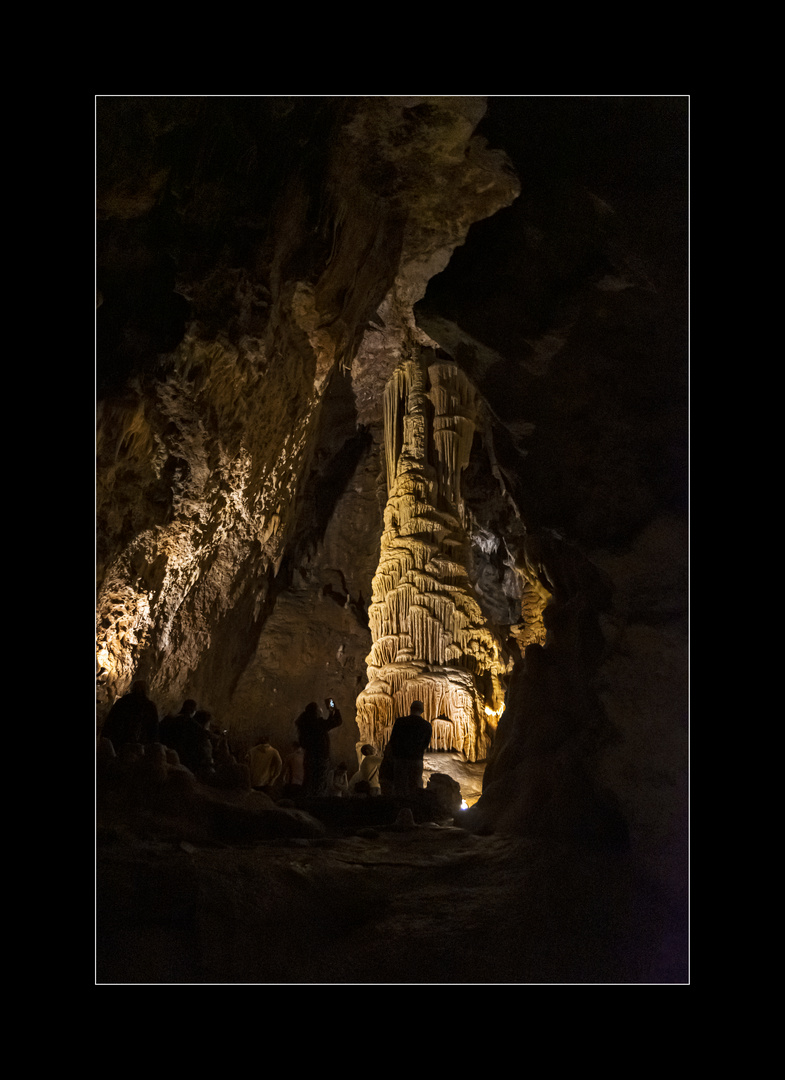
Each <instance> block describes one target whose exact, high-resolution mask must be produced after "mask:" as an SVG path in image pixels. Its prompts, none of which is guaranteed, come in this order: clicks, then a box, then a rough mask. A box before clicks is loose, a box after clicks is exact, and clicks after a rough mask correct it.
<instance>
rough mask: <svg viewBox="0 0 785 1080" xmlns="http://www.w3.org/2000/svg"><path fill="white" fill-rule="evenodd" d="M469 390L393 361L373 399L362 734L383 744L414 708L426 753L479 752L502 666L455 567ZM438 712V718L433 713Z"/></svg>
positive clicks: (415, 362)
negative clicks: (377, 472) (375, 488)
mask: <svg viewBox="0 0 785 1080" xmlns="http://www.w3.org/2000/svg"><path fill="white" fill-rule="evenodd" d="M475 416H476V393H475V390H474V388H473V386H472V385H471V383H470V382H469V380H468V379H467V378H466V376H465V375H464V374H463V372H462V371H461V370H460V368H458V366H457V365H456V364H453V363H433V364H431V365H430V366H426V364H425V362H424V360H423V358H422V357H421V356H417V357H415V358H414V359H407V360H404V361H402V362H401V363H400V364H399V366H398V367H397V368H396V370H395V371H394V372H393V375H392V378H391V379H390V381H389V383H388V384H387V387H386V390H385V395H384V437H385V459H386V467H387V492H388V498H387V507H386V509H385V514H384V533H383V535H382V541H381V552H380V556H379V567H378V569H377V571H376V576H375V577H374V581H373V598H372V603H371V607H370V612H369V614H370V623H371V633H372V636H373V647H372V649H371V652H370V654H369V655H368V657H367V659H366V663H367V664H368V685H367V687H366V688H365V690H363V692H362V693H361V694H360V696H359V697H358V699H357V723H358V725H359V727H360V733H361V736H362V738H363V739H364V740H366V741H368V742H371V743H373V744H374V745H376V746H379V747H383V746H384V745H385V744H386V743H387V741H388V739H389V737H390V732H391V730H392V725H393V723H394V721H395V718H396V717H397V716H401V715H403V714H405V713H407V712H408V711H409V708H410V706H411V703H412V702H413V701H416V700H418V699H419V700H420V701H422V702H424V704H425V716H426V719H428V720H429V721H430V722H431V724H432V725H433V741H432V744H431V745H432V748H434V749H456V750H460V751H462V752H463V753H464V754H465V755H466V757H467V759H468V760H469V761H477V760H480V759H482V758H484V757H485V756H486V753H487V750H488V747H489V746H490V740H491V736H492V733H493V726H492V722H495V720H496V719H497V718H498V715H499V713H500V711H501V706H502V702H503V699H504V691H503V688H502V684H501V677H502V676H503V674H504V672H505V671H506V665H505V662H504V660H503V658H502V655H501V647H500V644H499V641H498V639H497V638H496V636H495V635H494V634H493V632H492V631H491V630H490V628H489V627H488V626H487V624H486V622H485V619H484V617H483V615H482V612H481V610H480V607H479V605H478V603H477V601H476V600H475V598H474V595H473V590H472V587H471V583H470V581H469V576H468V573H467V569H466V567H467V557H468V552H469V541H468V536H467V533H466V528H465V512H464V507H463V502H462V499H461V493H460V478H461V472H462V471H463V469H464V468H465V467H466V465H467V464H468V462H469V455H470V453H471V448H472V439H473V436H474V428H475ZM439 716H446V717H447V718H448V720H449V721H450V722H447V721H444V720H439V719H437V717H439Z"/></svg>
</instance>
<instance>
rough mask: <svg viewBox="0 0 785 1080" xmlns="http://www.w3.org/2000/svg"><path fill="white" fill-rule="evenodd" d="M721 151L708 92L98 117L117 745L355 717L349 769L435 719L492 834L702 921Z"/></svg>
mask: <svg viewBox="0 0 785 1080" xmlns="http://www.w3.org/2000/svg"><path fill="white" fill-rule="evenodd" d="M686 150H687V101H686V99H685V98H683V97H646V98H624V97H619V98H614V97H610V98H608V97H605V98H525V97H524V98H491V99H488V100H486V99H483V98H475V97H410V96H399V97H367V98H363V97H358V98H284V97H279V98H254V97H250V98H142V97H136V98H135V97H127V98H123V97H106V98H99V99H98V102H97V151H98V156H97V163H98V172H97V195H98V227H97V285H98V297H97V301H98V309H97V364H96V376H97V377H96V389H97V410H96V412H97V415H96V419H97V473H96V515H97V563H98V566H97V697H96V719H97V734H98V735H99V736H100V732H101V727H102V724H103V721H104V719H105V717H106V715H107V713H108V711H109V708H110V707H111V705H112V703H113V702H114V701H115V700H117V698H119V697H120V696H122V695H123V694H124V693H125V692H126V691H127V689H128V688H129V686H130V685H131V683H132V681H133V680H134V679H145V680H146V681H147V682H148V685H149V688H150V695H151V697H152V699H153V700H154V701H155V702H156V704H157V705H158V707H159V711H160V712H161V713H162V714H163V713H164V712H170V711H175V710H176V709H177V708H179V705H180V703H181V702H182V701H183V700H184V699H185V698H186V697H192V698H194V699H195V700H197V701H198V702H199V705H200V708H203V709H207V710H209V711H210V712H212V713H213V715H214V716H215V717H217V718H218V719H219V721H220V724H221V727H222V728H228V730H229V733H230V735H229V737H230V740H231V742H232V745H233V748H234V749H235V750H236V751H237V752H238V753H240V752H241V751H242V750H243V749H244V748H247V747H248V746H250V745H251V744H252V743H253V742H254V741H255V739H256V737H257V736H258V734H259V733H260V731H262V730H265V731H267V732H269V734H270V736H271V739H272V741H273V744H274V745H276V746H277V747H278V748H279V749H280V750H286V749H287V747H288V742H289V740H290V739H291V738H292V736H293V721H294V719H295V717H296V716H297V715H298V713H299V712H300V711H301V710H302V708H303V706H304V705H305V704H306V702H308V701H309V700H321V699H323V698H324V697H325V696H326V695H328V694H332V696H334V697H335V698H336V700H338V703H339V705H340V707H341V710H342V712H343V715H344V724H343V726H342V728H341V729H339V730H338V731H336V732H335V733H334V734H333V737H332V745H333V749H334V756H335V758H336V760H341V759H344V760H347V761H349V760H352V759H353V755H354V753H355V742H356V741H357V740H358V739H359V738H360V737H362V738H363V739H369V740H371V741H375V742H378V743H382V744H383V743H384V741H385V739H386V737H387V734H388V732H389V727H390V724H391V722H392V719H393V718H394V716H395V715H397V714H398V713H399V712H401V711H403V710H404V709H405V708H406V706H407V705H408V704H409V703H410V702H411V700H413V699H414V698H415V697H417V698H420V699H422V700H424V701H426V703H427V705H428V711H429V712H430V714H431V715H430V716H429V719H432V720H434V719H435V718H436V716H438V715H439V714H440V713H444V714H445V715H446V716H448V717H449V719H450V720H452V721H453V723H452V724H450V725H446V724H443V723H442V722H437V723H436V724H435V740H434V741H435V744H436V748H437V749H439V748H441V749H455V750H460V751H461V756H463V757H465V758H467V759H469V761H470V762H472V763H474V762H476V761H482V760H484V759H486V758H487V761H488V765H487V769H486V776H485V787H484V792H483V795H482V798H481V799H480V801H479V803H478V804H477V807H476V808H475V809H473V810H472V811H471V813H472V815H473V816H474V818H475V820H476V822H477V828H478V829H480V830H482V831H485V832H490V831H496V832H504V833H516V834H518V835H519V836H523V837H524V838H526V837H530V836H535V835H537V836H545V837H550V838H556V840H557V841H559V842H561V841H563V840H565V839H566V840H567V841H569V842H573V841H586V842H588V843H593V842H594V841H596V840H597V839H598V838H601V837H605V838H606V839H607V838H609V837H610V838H611V840H613V839H614V838H615V839H616V840H620V839H621V838H623V839H624V841H625V843H628V844H629V850H630V852H631V853H632V857H633V858H634V859H635V860H637V863H638V865H640V866H641V867H643V868H644V870H645V872H646V873H647V874H648V875H650V876H651V879H652V880H653V881H655V882H656V883H657V887H658V888H661V889H662V890H663V891H664V893H665V894H666V895H667V896H668V897H669V898H670V899H672V901H673V903H674V905H675V906H676V907H678V905H683V899H684V893H685V888H686V822H687V811H686V805H687V799H686V796H687V782H686V777H687V700H688V695H687V644H686V643H687V549H688V544H687V505H686V504H687V497H686V490H687V485H686V443H687V423H686V413H687V404H686V403H687V361H686V352H687V348H686V344H687V332H686V325H687V318H686V314H687V312H686V307H687V288H686V267H687V260H686V249H687V214H686V202H687V184H686V176H687V168H686ZM505 700H506V705H507V708H506V711H505V712H504V713H503V714H502V713H501V706H502V703H503V702H504V701H505ZM355 702H356V706H355ZM499 716H501V719H499ZM497 723H498V727H497ZM454 756H458V755H454ZM178 782H180V781H179V780H177V779H175V781H174V783H178ZM680 910H682V909H680Z"/></svg>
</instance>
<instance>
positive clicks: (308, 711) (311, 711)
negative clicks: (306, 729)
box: [303, 701, 322, 720]
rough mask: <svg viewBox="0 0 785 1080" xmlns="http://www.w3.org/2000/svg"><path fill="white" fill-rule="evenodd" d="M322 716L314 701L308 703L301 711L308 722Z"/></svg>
mask: <svg viewBox="0 0 785 1080" xmlns="http://www.w3.org/2000/svg"><path fill="white" fill-rule="evenodd" d="M321 715H322V712H321V709H320V708H319V706H318V705H317V704H316V702H315V701H309V702H308V704H307V705H306V706H305V708H304V709H303V716H305V717H306V718H307V719H308V720H316V719H318V718H319V717H320V716H321Z"/></svg>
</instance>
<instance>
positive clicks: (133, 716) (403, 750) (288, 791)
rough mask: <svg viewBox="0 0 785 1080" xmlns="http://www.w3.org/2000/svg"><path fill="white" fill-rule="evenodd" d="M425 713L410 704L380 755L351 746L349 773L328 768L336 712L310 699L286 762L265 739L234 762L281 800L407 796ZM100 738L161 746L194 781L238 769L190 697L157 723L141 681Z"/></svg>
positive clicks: (423, 737)
mask: <svg viewBox="0 0 785 1080" xmlns="http://www.w3.org/2000/svg"><path fill="white" fill-rule="evenodd" d="M423 713H424V706H423V703H422V702H421V701H415V702H413V703H412V706H411V711H410V713H409V715H407V716H401V717H399V718H398V719H397V720H396V721H395V724H394V725H393V729H392V733H391V736H390V739H389V742H388V744H387V746H386V748H385V750H384V753H381V752H379V751H378V750H377V748H376V747H374V746H373V745H371V744H370V743H366V742H362V741H361V742H358V743H356V753H357V768H356V770H353V771H352V772H351V775H350V770H349V768H348V766H347V764H346V762H343V761H342V762H340V763H339V764H338V765H337V766H335V767H333V765H332V763H331V757H330V732H331V731H333V730H334V729H335V728H337V727H340V725H341V724H342V722H343V720H342V717H341V713H340V710H339V709H338V708H337V707H336V705H335V702H334V701H333V699H332V698H326V699H325V710H324V711H323V710H322V709H321V708H320V707H319V705H318V704H317V703H316V702H314V701H312V702H310V703H309V704H308V705H306V707H305V709H304V710H303V711H302V713H301V714H300V715H299V716H298V717H297V719H296V721H295V728H296V731H297V739H296V740H294V741H293V742H292V744H291V746H290V748H289V751H288V753H287V754H286V756H285V757H282V756H281V753H280V752H279V751H278V750H277V749H276V748H275V747H274V746H272V745H271V743H270V739H269V736H268V735H267V734H264V735H262V736H261V737H259V740H258V742H256V744H255V745H254V746H252V747H251V749H250V750H248V751H247V753H245V754H241V755H240V760H239V764H241V765H243V766H246V767H247V768H248V771H249V776H250V783H251V787H253V788H254V789H255V790H257V791H263V792H265V793H266V794H270V795H271V794H273V793H274V792H275V793H277V794H280V796H281V797H283V798H294V799H296V798H297V797H312V798H323V797H330V796H337V797H345V796H365V797H372V796H378V795H396V796H410V795H412V794H414V792H415V791H417V790H418V789H420V788H422V773H423V755H424V753H425V751H426V749H427V748H428V745H429V744H430V741H431V734H432V728H431V724H430V723H429V722H428V721H427V720H426V719H425V717H424V715H423ZM442 719H444V718H442ZM101 734H102V737H103V738H106V739H108V740H109V741H110V742H111V743H112V745H113V747H114V749H115V751H116V752H118V753H119V752H120V751H121V749H122V747H124V746H126V745H127V744H139V743H141V744H143V745H144V744H151V743H160V744H162V745H163V746H165V747H167V749H168V750H170V751H173V752H174V753H175V754H176V755H177V759H178V761H179V763H180V764H181V765H184V766H185V767H186V768H187V769H189V770H190V771H191V772H192V773H193V774H194V776H196V777H197V779H199V780H202V781H205V782H208V783H209V782H210V780H211V777H213V776H214V775H215V774H216V770H217V769H219V768H221V767H224V768H225V767H227V766H229V765H234V766H236V765H237V764H238V759H237V757H236V756H235V755H234V754H233V752H232V750H231V747H230V745H229V738H228V732H227V731H226V730H221V729H220V728H219V727H218V725H217V724H216V723H215V722H214V720H213V716H212V714H211V713H209V712H207V711H205V710H200V709H199V708H198V706H197V702H196V701H194V700H192V699H190V698H189V699H188V700H186V701H184V702H183V705H182V707H181V709H180V711H179V712H178V713H177V714H176V715H167V716H165V717H164V718H163V719H162V720H160V721H159V718H158V709H157V707H156V705H155V703H154V702H153V701H152V700H151V699H150V697H149V695H148V687H147V683H146V682H144V680H141V679H140V680H137V681H136V682H134V683H133V685H132V687H131V690H130V692H129V693H127V694H125V695H124V696H123V697H121V698H119V699H118V700H117V701H116V702H115V703H114V705H113V706H112V708H111V709H110V711H109V714H108V715H107V718H106V721H105V723H104V726H103V730H102V732H101Z"/></svg>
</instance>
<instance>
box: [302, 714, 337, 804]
mask: <svg viewBox="0 0 785 1080" xmlns="http://www.w3.org/2000/svg"><path fill="white" fill-rule="evenodd" d="M325 704H326V705H327V716H326V717H325V716H323V715H322V711H321V709H320V708H319V706H318V705H317V704H316V702H315V701H311V702H309V703H308V704H307V705H306V706H305V709H304V710H303V711H302V712H301V713H300V715H299V716H298V717H297V720H296V721H295V724H296V727H297V734H298V737H299V740H300V745H301V746H302V748H303V751H304V767H305V783H304V785H303V788H304V790H303V794H304V795H309V796H315V797H322V796H325V795H329V793H330V732H331V731H332V730H333V728H337V727H340V725H341V724H342V723H343V720H342V717H341V713H340V711H339V710H338V709H337V708H336V706H335V702H334V701H333V699H332V698H325Z"/></svg>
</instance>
